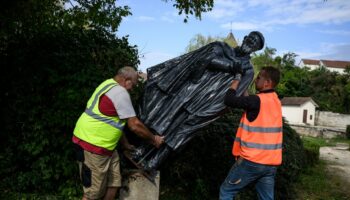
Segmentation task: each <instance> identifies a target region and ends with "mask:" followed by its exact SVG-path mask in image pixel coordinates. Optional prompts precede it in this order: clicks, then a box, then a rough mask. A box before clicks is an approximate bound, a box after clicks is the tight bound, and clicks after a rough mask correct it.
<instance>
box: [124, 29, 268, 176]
mask: <svg viewBox="0 0 350 200" xmlns="http://www.w3.org/2000/svg"><path fill="white" fill-rule="evenodd" d="M263 46H264V37H263V35H262V34H261V33H260V32H258V31H253V32H251V33H249V35H247V36H245V37H244V40H243V42H242V45H241V46H240V47H236V48H231V47H230V46H228V45H227V44H226V43H224V42H213V43H210V44H208V45H206V46H204V47H202V48H200V49H198V50H195V51H193V52H190V53H187V54H184V55H182V56H179V57H176V58H173V59H171V60H168V61H165V62H163V63H160V64H158V65H155V66H153V67H151V68H149V69H148V70H147V75H148V79H147V82H146V84H145V90H144V95H143V98H142V102H141V104H140V106H139V114H138V115H139V118H140V120H141V121H143V123H144V124H145V125H146V126H148V127H149V128H150V129H151V130H152V131H153V132H155V133H158V134H161V135H163V136H165V144H164V145H163V146H162V147H161V148H160V149H155V148H153V147H151V146H148V145H147V144H142V145H140V146H138V147H137V148H136V150H135V151H134V152H132V153H131V156H130V155H129V159H132V160H133V162H134V163H137V165H139V167H140V166H141V167H142V168H143V169H145V170H154V169H157V168H158V166H159V165H160V164H161V163H162V162H163V161H164V160H165V159H166V158H167V157H168V155H169V154H170V153H171V152H173V151H176V150H178V149H179V148H181V147H183V146H184V145H185V144H186V143H187V142H188V141H189V140H191V139H192V138H193V137H194V136H195V133H196V131H197V130H198V129H199V128H202V127H204V126H206V125H208V124H210V123H211V122H213V121H215V120H216V119H218V118H219V117H220V115H221V114H222V112H223V111H224V110H225V108H226V106H225V105H224V96H225V93H226V91H227V89H228V88H229V85H230V83H231V82H232V80H233V79H234V78H235V75H236V74H238V73H239V74H241V75H242V79H241V82H240V85H239V87H238V89H237V95H238V96H240V95H241V94H242V93H243V92H244V91H246V90H247V88H248V86H249V85H250V83H251V82H252V80H253V77H254V70H253V66H252V64H251V63H250V54H251V53H253V52H255V51H257V50H260V49H262V48H263ZM130 157H131V158H130Z"/></svg>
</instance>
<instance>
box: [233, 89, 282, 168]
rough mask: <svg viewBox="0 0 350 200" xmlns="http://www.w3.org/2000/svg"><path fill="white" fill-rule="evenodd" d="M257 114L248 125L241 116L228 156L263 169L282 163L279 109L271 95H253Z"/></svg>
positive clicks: (273, 95)
mask: <svg viewBox="0 0 350 200" xmlns="http://www.w3.org/2000/svg"><path fill="white" fill-rule="evenodd" d="M257 96H258V97H259V98H260V111H259V114H258V116H257V118H256V119H255V120H254V121H253V122H250V121H249V120H248V119H247V117H246V115H247V113H246V112H244V114H243V116H242V118H241V122H240V124H239V127H238V130H237V134H236V138H235V141H234V143H233V148H232V153H233V155H234V156H240V157H242V158H244V159H246V160H249V161H252V162H255V163H259V164H266V165H280V164H281V163H282V138H283V135H282V108H281V102H280V100H279V99H278V97H277V94H276V93H275V92H271V93H260V94H257Z"/></svg>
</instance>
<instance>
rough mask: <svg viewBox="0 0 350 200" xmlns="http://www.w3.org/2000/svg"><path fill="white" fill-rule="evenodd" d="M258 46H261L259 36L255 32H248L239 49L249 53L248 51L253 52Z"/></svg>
mask: <svg viewBox="0 0 350 200" xmlns="http://www.w3.org/2000/svg"><path fill="white" fill-rule="evenodd" d="M260 46H261V39H260V37H259V36H258V35H257V34H255V33H250V34H249V35H248V36H245V37H244V39H243V43H242V45H241V50H242V51H243V52H244V53H246V54H250V53H253V52H254V51H257V50H258V49H259V47H260Z"/></svg>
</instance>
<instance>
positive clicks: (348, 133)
mask: <svg viewBox="0 0 350 200" xmlns="http://www.w3.org/2000/svg"><path fill="white" fill-rule="evenodd" d="M345 135H346V138H347V139H350V124H349V125H346V131H345Z"/></svg>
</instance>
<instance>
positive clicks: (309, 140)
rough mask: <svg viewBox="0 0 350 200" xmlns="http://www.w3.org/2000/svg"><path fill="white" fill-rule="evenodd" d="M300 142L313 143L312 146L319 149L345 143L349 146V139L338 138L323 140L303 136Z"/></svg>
mask: <svg viewBox="0 0 350 200" xmlns="http://www.w3.org/2000/svg"><path fill="white" fill-rule="evenodd" d="M302 140H303V142H304V144H305V143H313V144H317V145H319V146H320V147H325V146H335V145H336V143H347V144H349V145H350V139H346V138H340V137H337V138H330V139H324V138H318V137H310V136H303V137H302Z"/></svg>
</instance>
